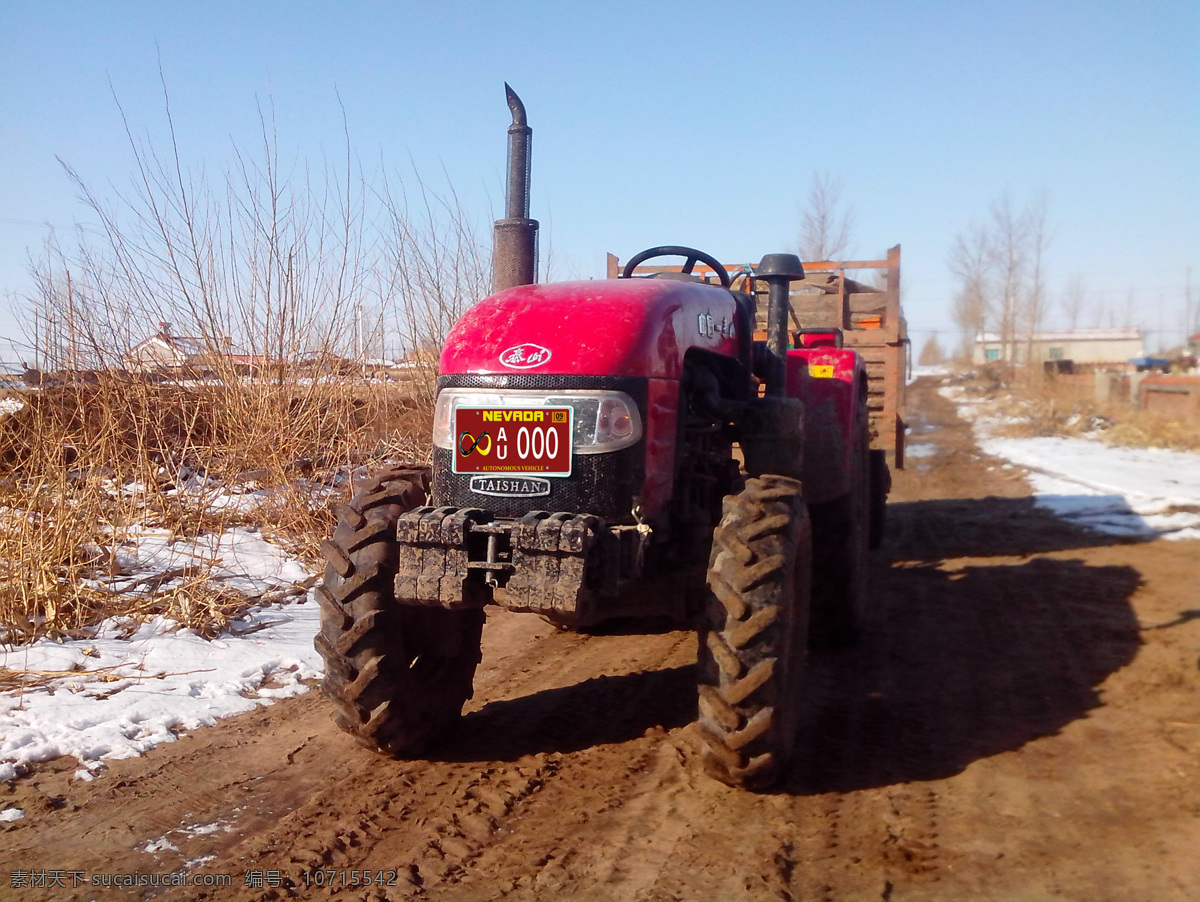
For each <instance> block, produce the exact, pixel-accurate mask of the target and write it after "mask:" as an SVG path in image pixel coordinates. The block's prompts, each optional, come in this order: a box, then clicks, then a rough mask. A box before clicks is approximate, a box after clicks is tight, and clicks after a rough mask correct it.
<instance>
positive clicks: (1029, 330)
mask: <svg viewBox="0 0 1200 902" xmlns="http://www.w3.org/2000/svg"><path fill="white" fill-rule="evenodd" d="M1048 209H1049V199H1048V198H1047V196H1046V194H1045V193H1042V194H1040V195H1038V196H1037V197H1035V198H1034V199H1033V200H1032V201H1031V202H1030V204H1029V206H1028V207H1026V208H1025V210H1024V212H1023V213H1022V215H1021V225H1022V229H1023V232H1024V235H1023V237H1024V242H1023V243H1024V245H1025V254H1026V256H1027V257H1028V260H1029V263H1028V274H1027V279H1026V282H1025V285H1024V286H1023V288H1024V290H1023V292H1022V293H1023V298H1022V304H1021V308H1022V310H1021V313H1022V319H1023V320H1024V325H1025V342H1026V345H1025V360H1026V361H1027V362H1028V363H1030V364H1032V363H1033V338H1034V335H1035V334H1036V333H1037V331H1038V329H1040V328H1041V326H1042V321H1043V320H1044V319H1045V317H1046V306H1047V304H1046V273H1045V263H1046V249H1047V248H1048V247H1049V244H1050V238H1049V236H1048V235H1047V233H1046V229H1047V226H1046V217H1047V213H1048Z"/></svg>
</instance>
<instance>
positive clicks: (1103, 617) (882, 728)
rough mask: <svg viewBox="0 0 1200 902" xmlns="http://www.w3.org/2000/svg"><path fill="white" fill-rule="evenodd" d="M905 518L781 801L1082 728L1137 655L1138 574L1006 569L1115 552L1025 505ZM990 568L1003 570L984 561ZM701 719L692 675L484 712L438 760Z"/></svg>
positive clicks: (901, 510) (962, 761) (826, 672)
mask: <svg viewBox="0 0 1200 902" xmlns="http://www.w3.org/2000/svg"><path fill="white" fill-rule="evenodd" d="M893 508H894V509H893V510H892V511H891V512H890V526H889V537H888V541H887V543H886V545H885V547H884V549H883V553H882V555H881V556H880V559H878V560H877V561H876V562H875V564H874V570H873V574H872V578H873V589H872V600H873V604H874V607H875V610H874V616H873V619H872V621H871V624H870V627H869V628H868V630H867V631H866V632H865V634H864V636H863V637H862V640H861V641H860V643H859V645H858V646H857V647H855V648H853V649H850V650H847V651H841V652H816V653H814V654H813V655H811V656H810V663H809V672H808V682H807V686H806V690H805V696H804V700H803V713H802V716H801V726H800V737H799V742H798V746H797V747H798V752H797V754H796V757H795V761H794V764H793V766H792V768H791V769H790V771H789V773H788V775H787V778H786V779H785V781H784V784H783V790H784V791H787V792H792V793H801V794H812V793H823V792H835V791H836V792H846V791H850V790H855V789H863V788H868V787H877V786H885V785H890V784H894V783H902V782H910V781H917V780H931V779H940V778H944V777H949V776H952V775H954V774H956V773H959V772H960V771H962V770H963V769H964V768H965V767H966V766H967V765H968V764H970V763H971V762H972V761H975V760H978V759H981V758H986V757H990V756H992V755H996V754H999V753H1001V752H1005V751H1010V750H1014V749H1018V748H1020V747H1021V746H1023V745H1024V744H1026V743H1028V742H1030V741H1032V740H1035V739H1038V738H1040V737H1043V736H1049V735H1053V734H1054V733H1056V732H1058V731H1059V730H1061V729H1062V728H1063V727H1064V726H1066V725H1067V724H1069V723H1071V722H1072V721H1074V720H1077V719H1079V718H1081V717H1084V716H1086V715H1087V713H1088V711H1090V710H1092V709H1094V708H1096V707H1097V706H1099V705H1100V704H1101V700H1100V697H1099V694H1098V687H1099V686H1100V684H1101V683H1103V682H1104V680H1105V679H1106V678H1107V677H1108V676H1109V675H1110V674H1112V673H1113V672H1114V671H1116V670H1119V669H1120V668H1122V667H1124V666H1125V665H1127V664H1128V663H1129V662H1130V661H1131V660H1132V659H1133V658H1134V656H1135V655H1136V653H1137V649H1138V647H1139V645H1140V642H1141V640H1140V637H1139V625H1138V622H1137V619H1136V617H1135V616H1134V614H1133V611H1132V609H1131V606H1130V598H1131V596H1132V594H1133V593H1134V591H1135V590H1136V589H1137V588H1138V586H1139V585H1140V583H1141V576H1140V574H1139V572H1138V571H1137V570H1136V569H1134V568H1132V567H1126V566H1103V567H1102V566H1092V565H1089V564H1087V563H1085V562H1083V561H1081V560H1064V559H1060V558H1059V557H1054V558H1051V557H1034V558H1032V559H1028V560H1019V559H1018V560H1016V561H1013V560H1012V558H1013V557H1017V558H1019V557H1020V556H1022V555H1033V554H1038V553H1046V552H1061V551H1064V550H1071V549H1080V548H1084V547H1087V546H1094V545H1096V544H1097V543H1098V542H1099V543H1100V544H1112V543H1115V542H1116V541H1117V540H1111V541H1110V539H1107V538H1104V537H1100V538H1098V537H1097V536H1095V535H1094V534H1092V533H1088V532H1084V531H1082V530H1079V529H1076V528H1074V527H1072V526H1070V525H1069V524H1062V523H1061V521H1058V520H1057V519H1055V518H1054V517H1052V516H1049V515H1047V514H1045V513H1044V512H1042V511H1039V510H1037V509H1035V508H1033V506H1032V504H1031V503H1029V502H1027V501H1026V500H1025V499H1009V498H985V499H978V500H974V501H972V500H949V501H927V502H913V503H909V504H897V505H894V506H893ZM996 556H1002V557H1005V558H1007V560H1004V561H997V562H995V563H992V562H989V561H988V560H987V559H988V558H990V557H996ZM958 559H965V560H958ZM980 559H982V561H981V560H980ZM956 560H958V562H957V563H956ZM631 641H633V640H631ZM694 716H695V686H694V674H693V668H691V667H676V668H671V669H665V670H658V671H647V672H642V673H632V674H627V675H623V676H615V677H595V678H592V679H589V680H585V681H583V682H581V683H579V684H577V685H574V686H568V687H565V688H560V689H552V690H544V691H541V692H536V693H532V694H530V695H527V696H524V697H521V698H516V699H511V700H507V701H502V702H493V703H492V704H489V705H487V706H485V707H484V708H483V709H481V710H480V711H477V712H475V713H472V714H470V715H468V716H467V717H465V718H464V719H463V722H462V725H461V728H460V729H459V731H458V732H457V735H456V736H455V738H454V739H453V740H452V741H451V742H449V743H447V744H446V745H445V746H444V747H443V748H442V749H441V750H440V753H439V755H438V757H440V758H443V759H444V760H456V761H474V760H497V759H499V760H514V759H516V758H519V757H521V756H523V755H528V754H533V753H538V752H572V751H578V750H580V749H584V748H588V747H591V746H595V745H602V744H607V743H617V742H625V741H629V740H632V739H636V738H637V737H639V736H641V735H643V734H644V733H645V732H646V731H647V730H649V729H652V728H656V727H658V728H662V729H665V730H669V729H673V728H677V727H681V726H684V725H686V724H687V723H689V722H690V721H691V720H692V719H693V718H694Z"/></svg>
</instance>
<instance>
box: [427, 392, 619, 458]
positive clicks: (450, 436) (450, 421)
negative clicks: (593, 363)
mask: <svg viewBox="0 0 1200 902" xmlns="http://www.w3.org/2000/svg"><path fill="white" fill-rule="evenodd" d="M459 407H496V408H500V409H505V408H507V409H519V408H527V407H570V408H571V410H572V419H573V421H574V424H575V425H574V430H575V432H574V435H573V437H572V447H573V449H574V451H575V453H576V454H602V453H604V452H605V451H619V450H621V449H622V448H628V447H629V446H630V445H632V444H634V443H635V442H637V440H638V439H640V438H641V437H642V418H641V416H640V415H639V414H638V409H637V405H636V404H635V403H634V401H633V398H631V397H629V395H627V394H625V393H624V392H619V391H565V392H558V393H556V394H547V393H546V392H541V391H515V390H514V391H508V390H504V391H501V390H497V389H488V388H446V389H443V390H442V392H441V393H440V394H439V395H438V399H437V408H436V409H435V411H434V414H433V443H434V445H436V446H437V447H439V448H453V447H454V411H455V410H456V409H457V408H459Z"/></svg>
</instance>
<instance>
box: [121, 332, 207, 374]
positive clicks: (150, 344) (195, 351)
mask: <svg viewBox="0 0 1200 902" xmlns="http://www.w3.org/2000/svg"><path fill="white" fill-rule="evenodd" d="M207 350H208V348H207V346H206V344H205V341H204V339H203V338H195V337H192V336H187V335H175V334H173V333H172V332H171V324H170V323H159V324H158V331H157V332H155V333H154V334H153V335H151V336H150V337H149V338H147V339H144V340H142V341H140V342H138V343H137V344H136V345H134V346H133V347H132V348H130V349H129V353H128V354H127V355H126V357H127V359H128V361H129V367H130V369H133V370H155V369H160V368H163V367H179V366H189V365H191V364H194V363H197V362H198V361H199V360H200V359H201V358H202V357H203V356H204V355H205V354H206V352H207Z"/></svg>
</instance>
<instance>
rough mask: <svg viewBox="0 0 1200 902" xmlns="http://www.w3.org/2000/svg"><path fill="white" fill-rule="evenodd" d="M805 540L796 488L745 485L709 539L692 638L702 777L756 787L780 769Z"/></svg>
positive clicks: (801, 659) (729, 500) (794, 673)
mask: <svg viewBox="0 0 1200 902" xmlns="http://www.w3.org/2000/svg"><path fill="white" fill-rule="evenodd" d="M811 542H812V534H811V531H810V528H809V523H808V512H807V508H806V507H805V504H804V497H803V493H802V491H801V487H800V483H799V482H798V481H797V480H795V479H789V478H787V477H784V476H760V477H758V478H754V479H748V480H746V485H745V488H744V489H743V490H742V491H741V492H740V493H739V494H737V495H728V496H726V498H725V500H724V503H723V510H722V517H721V522H720V524H719V525H718V526H717V528H716V530H715V531H714V533H713V545H712V552H711V555H710V558H709V569H708V585H709V589H710V591H709V593H708V600H707V604H706V609H705V613H704V620H703V622H702V623H701V627H700V633H699V639H700V648H699V664H698V674H697V675H698V681H699V707H700V733H701V736H702V737H703V742H704V746H705V749H704V762H705V768H706V769H707V770H708V772H709V773H710V774H711V775H712V776H714V777H716V778H717V779H718V780H720V781H722V782H723V783H728V784H729V785H731V786H737V787H742V788H746V789H763V788H766V787H768V786H770V785H771V784H772V783H774V782H775V781H776V780H777V779H778V778H779V776H780V774H781V773H782V771H783V769H784V767H785V766H786V764H787V760H788V757H789V756H790V754H791V751H792V745H793V742H794V740H795V734H796V721H797V716H798V713H799V696H800V687H801V685H802V677H803V672H804V663H805V657H806V654H807V632H808V608H809V582H810V576H811V565H812V551H811Z"/></svg>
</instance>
